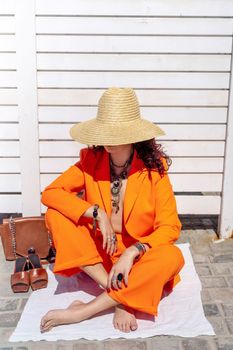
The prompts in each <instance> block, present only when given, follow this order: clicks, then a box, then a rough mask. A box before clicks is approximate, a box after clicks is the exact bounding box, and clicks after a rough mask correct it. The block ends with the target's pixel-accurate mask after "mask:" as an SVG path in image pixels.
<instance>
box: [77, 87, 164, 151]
mask: <svg viewBox="0 0 233 350" xmlns="http://www.w3.org/2000/svg"><path fill="white" fill-rule="evenodd" d="M70 135H71V137H72V138H73V139H74V140H75V141H78V142H80V143H83V144H86V145H95V146H107V145H109V146H111V145H112V146H114V145H123V144H128V143H135V142H140V141H145V140H149V139H152V138H154V137H156V136H160V135H165V132H164V131H163V130H162V129H161V128H160V127H159V126H158V125H156V124H153V123H151V122H150V121H148V120H145V119H142V118H141V116H140V108H139V102H138V99H137V96H136V94H135V92H134V90H133V89H132V88H116V87H112V88H109V89H107V90H106V91H105V92H104V93H103V95H102V96H101V98H100V99H99V103H98V112H97V117H96V118H95V119H91V120H88V121H85V122H82V123H78V124H75V125H74V126H72V128H71V129H70Z"/></svg>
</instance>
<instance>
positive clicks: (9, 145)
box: [0, 141, 19, 157]
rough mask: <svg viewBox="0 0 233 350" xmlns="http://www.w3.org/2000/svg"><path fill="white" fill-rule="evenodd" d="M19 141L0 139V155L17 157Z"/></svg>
mask: <svg viewBox="0 0 233 350" xmlns="http://www.w3.org/2000/svg"><path fill="white" fill-rule="evenodd" d="M18 156H19V141H0V157H18Z"/></svg>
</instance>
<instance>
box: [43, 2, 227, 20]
mask: <svg viewBox="0 0 233 350" xmlns="http://www.w3.org/2000/svg"><path fill="white" fill-rule="evenodd" d="M232 12H233V5H232V2H231V1H228V0H215V1H212V0H205V1H201V0H197V1H195V2H192V6H191V4H190V2H189V1H182V0H176V1H174V0H166V1H162V0H159V1H154V0H137V1H136V2H135V3H134V6H132V1H131V0H118V1H114V0H108V1H105V0H99V1H98V6H97V5H96V6H94V3H93V1H91V0H85V1H84V0H66V1H65V2H63V1H56V0H50V1H47V0H39V1H38V0H37V1H36V13H37V14H40V15H45V14H46V15H48V14H52V15H55V14H60V15H65V14H68V15H87V14H88V15H112V16H113V15H123V16H126V15H128V16H133V15H134V16H136V15H138V16H148V15H150V16H227V17H228V16H229V17H230V16H232Z"/></svg>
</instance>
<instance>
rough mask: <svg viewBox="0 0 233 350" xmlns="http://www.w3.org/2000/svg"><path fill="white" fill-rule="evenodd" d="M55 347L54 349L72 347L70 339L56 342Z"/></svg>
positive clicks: (62, 349) (68, 348) (65, 349)
mask: <svg viewBox="0 0 233 350" xmlns="http://www.w3.org/2000/svg"><path fill="white" fill-rule="evenodd" d="M55 349H56V350H72V349H73V342H72V341H71V340H67V341H62V342H57V344H56V346H55Z"/></svg>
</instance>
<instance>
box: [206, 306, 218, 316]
mask: <svg viewBox="0 0 233 350" xmlns="http://www.w3.org/2000/svg"><path fill="white" fill-rule="evenodd" d="M203 308H204V312H205V315H206V316H220V312H219V309H218V306H217V305H216V304H203Z"/></svg>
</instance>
